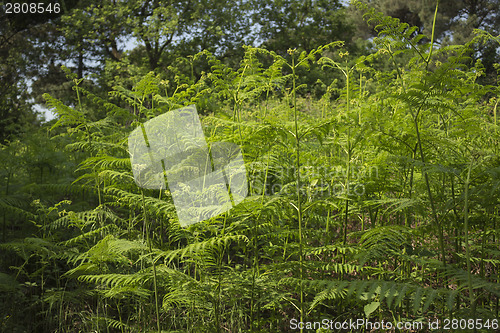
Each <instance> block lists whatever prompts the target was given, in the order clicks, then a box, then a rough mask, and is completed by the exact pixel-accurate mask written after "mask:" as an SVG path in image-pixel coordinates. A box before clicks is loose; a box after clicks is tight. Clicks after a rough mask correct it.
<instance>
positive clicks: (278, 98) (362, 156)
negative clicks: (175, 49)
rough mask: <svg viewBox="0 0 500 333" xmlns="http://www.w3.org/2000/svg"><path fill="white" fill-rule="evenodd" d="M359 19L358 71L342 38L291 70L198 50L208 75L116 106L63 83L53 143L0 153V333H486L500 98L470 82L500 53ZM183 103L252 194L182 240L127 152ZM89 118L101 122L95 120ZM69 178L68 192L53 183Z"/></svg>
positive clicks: (492, 309)
mask: <svg viewBox="0 0 500 333" xmlns="http://www.w3.org/2000/svg"><path fill="white" fill-rule="evenodd" d="M358 6H360V8H362V9H364V10H365V18H366V19H367V20H369V21H370V22H374V23H376V25H377V27H376V29H377V30H378V31H379V37H377V38H376V39H375V40H374V45H376V50H375V51H374V52H373V53H372V54H370V55H368V56H363V57H360V58H357V59H352V58H351V57H350V56H349V54H348V53H347V52H346V51H344V50H343V49H342V43H341V42H336V43H331V44H329V45H325V46H323V47H320V48H318V49H315V50H313V51H311V52H310V53H300V52H298V51H296V50H293V49H290V50H289V53H288V56H286V57H282V56H279V55H277V54H275V53H273V52H272V51H268V50H264V49H258V48H251V47H248V48H247V49H246V52H245V56H244V58H243V59H242V61H241V64H240V67H239V68H237V69H233V68H230V67H227V66H225V65H224V63H222V62H221V61H220V60H217V59H216V58H215V57H214V56H213V55H212V54H210V53H209V52H206V51H204V52H201V53H199V54H197V55H195V56H194V57H193V58H192V59H191V61H192V62H193V63H196V62H197V61H198V62H208V63H209V64H210V66H211V71H210V72H208V73H203V74H202V76H201V77H200V78H199V79H198V80H197V81H196V82H192V81H191V80H192V78H191V77H190V76H189V75H184V74H183V73H178V75H177V76H176V82H175V89H174V90H171V89H170V90H169V89H167V88H166V87H167V84H166V82H165V81H162V79H161V75H159V74H158V75H157V74H154V73H150V74H148V75H146V76H144V77H142V78H139V79H138V81H137V83H136V84H135V86H134V88H133V89H131V90H128V89H126V88H124V87H116V88H115V89H114V91H113V92H112V93H111V95H110V96H109V100H102V99H100V98H98V97H97V96H94V95H92V94H91V93H90V92H88V91H86V90H85V89H84V88H83V87H82V86H81V84H80V83H81V81H79V80H77V79H76V78H74V77H73V78H72V79H73V83H74V90H75V92H76V94H77V95H78V100H79V104H78V105H74V106H66V105H63V104H62V103H61V102H60V101H58V100H56V99H54V98H52V97H51V96H49V95H45V98H46V100H47V103H48V105H50V107H51V108H52V109H53V110H54V111H55V112H56V113H57V114H58V121H57V123H55V124H54V126H53V127H52V128H51V129H50V132H49V134H47V135H41V136H40V137H39V138H36V139H34V142H33V143H31V144H30V143H24V144H23V143H20V142H17V143H12V144H11V145H10V146H8V147H3V148H2V150H1V153H2V154H4V155H5V156H6V157H5V158H3V160H4V161H7V162H6V163H5V164H4V165H3V166H2V173H3V175H4V176H5V177H4V179H5V181H4V182H3V183H2V192H3V193H2V196H1V197H0V206H2V211H3V229H2V236H3V242H2V243H1V244H0V247H1V249H2V252H3V253H5V254H6V255H3V256H2V257H1V259H0V266H1V267H2V271H3V272H2V273H0V290H2V291H3V293H2V296H0V299H1V302H0V303H1V304H2V305H1V306H0V309H1V310H0V312H1V314H2V320H1V330H2V331H10V332H18V331H19V332H22V331H25V330H27V331H31V332H48V331H51V332H77V331H94V332H95V331H97V332H147V331H152V332H153V331H155V332H249V331H251V332H270V331H271V332H286V331H290V330H291V329H292V328H293V327H291V324H290V323H291V322H290V321H291V320H292V319H297V320H301V321H308V322H314V321H316V322H317V321H322V320H323V319H328V320H333V321H338V322H342V321H344V320H349V319H356V318H359V319H370V320H372V321H378V322H380V321H382V320H384V321H385V322H391V323H396V322H405V321H420V322H422V323H424V324H427V323H428V322H429V321H433V320H435V319H439V320H441V321H443V320H444V319H446V318H448V319H453V318H455V319H463V318H467V319H469V318H481V319H482V320H483V322H486V321H487V320H490V323H493V320H494V319H495V318H498V316H499V315H498V312H499V296H500V281H499V276H500V273H499V268H498V265H499V264H500V250H499V245H500V241H499V233H500V226H499V223H498V206H499V200H498V198H499V185H500V159H499V155H498V147H499V133H498V132H499V129H498V121H497V105H498V86H485V85H482V84H481V83H480V82H479V79H480V77H481V76H482V75H483V74H484V73H483V68H482V65H481V63H480V62H474V61H472V58H471V45H472V44H473V43H481V42H484V41H486V40H487V39H495V38H494V37H493V36H489V35H487V34H485V33H481V32H478V34H477V37H476V38H475V39H474V40H473V41H472V42H470V43H469V44H466V45H458V46H449V47H442V48H436V47H435V45H433V42H432V36H430V37H431V38H429V40H431V43H423V42H422V38H423V36H422V35H420V34H417V33H416V30H415V28H412V27H409V26H408V25H406V24H402V23H400V22H399V21H398V20H395V19H392V18H390V17H383V16H381V15H380V14H378V13H376V12H374V11H372V10H370V9H368V8H365V7H364V5H362V4H358ZM382 61H389V62H390V63H391V64H392V70H391V71H386V70H385V71H383V70H381V69H380V68H379V67H380V66H379V64H380V63H381V62H382ZM264 64H269V65H266V66H265V65H264ZM311 68H321V69H322V70H323V71H325V72H327V73H328V72H330V73H334V72H336V71H340V72H341V73H342V74H343V76H344V79H345V81H344V82H342V83H339V82H338V81H337V80H335V81H332V82H322V83H321V84H323V85H325V86H326V87H327V89H326V94H325V95H324V96H322V97H321V98H319V99H315V98H311V97H308V96H303V95H301V94H300V92H301V89H303V88H304V86H303V85H297V84H296V83H297V82H298V80H297V79H298V76H297V73H298V71H299V70H306V71H307V70H310V69H311ZM332 75H333V74H332ZM340 84H342V85H343V86H342V87H341V88H338V87H339V85H340ZM335 96H340V97H338V98H336V97H335ZM191 104H195V105H197V107H198V110H199V111H200V113H201V114H203V116H202V124H203V127H204V131H205V135H206V137H207V141H208V142H209V143H210V142H216V141H222V142H232V143H235V144H237V145H239V146H240V147H241V150H242V152H243V157H244V160H245V164H246V168H247V178H248V188H249V194H248V197H247V198H246V199H245V200H244V201H243V202H242V203H240V204H239V205H237V206H236V207H235V208H233V209H232V210H230V211H229V212H227V213H224V214H222V215H219V216H217V217H214V218H211V219H209V220H206V221H203V222H200V223H197V224H194V225H191V226H189V227H186V228H182V227H181V226H180V225H179V223H178V220H177V215H176V211H175V208H174V205H173V202H172V198H171V194H170V192H169V191H168V190H151V189H141V188H138V187H137V186H136V184H135V183H134V179H133V175H132V171H131V165H130V159H129V152H128V151H127V149H128V146H127V137H128V135H129V133H130V132H131V131H132V130H133V129H134V128H136V127H137V126H139V125H140V124H141V123H143V122H145V121H147V120H148V119H151V118H153V117H155V116H158V115H160V114H163V113H165V112H169V111H171V110H173V109H176V108H179V107H182V106H186V105H191ZM90 107H92V108H95V109H96V110H98V111H99V113H102V114H106V115H107V116H106V117H105V118H103V119H90V118H89V117H88V116H87V112H86V109H87V108H90ZM210 110H216V111H215V112H211V111H210ZM49 136H50V138H49ZM42 142H43V143H44V144H43V145H42V144H41V143H42ZM42 147H45V149H43V148H42ZM62 147H64V150H63V148H62ZM71 171H74V175H76V176H75V178H74V179H72V180H70V181H71V184H69V181H68V180H67V179H64V178H61V177H59V176H58V175H69V174H70V172H71ZM47 172H48V174H47ZM27 202H28V204H26V203H27ZM29 203H31V204H29ZM20 229H23V230H30V234H31V236H30V237H20V235H19V232H18V231H19V230H20ZM20 309H23V310H22V311H21V310H20ZM26 314H28V315H26ZM21 318H27V319H26V320H24V321H23V320H22V319H21ZM491 329H492V328H490V330H491ZM305 331H308V330H307V329H305ZM318 331H319V330H318ZM353 331H356V330H353ZM358 331H362V330H361V329H360V330H358ZM471 331H472V330H471ZM476 331H488V330H481V329H479V330H476Z"/></svg>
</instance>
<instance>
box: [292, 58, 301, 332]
mask: <svg viewBox="0 0 500 333" xmlns="http://www.w3.org/2000/svg"><path fill="white" fill-rule="evenodd" d="M292 84H293V91H292V92H293V113H294V120H295V147H296V153H297V160H296V168H297V170H296V171H297V207H296V208H297V219H298V223H299V265H300V307H299V308H300V321H301V322H304V320H303V319H304V245H303V243H302V207H301V203H300V135H299V121H298V113H297V94H296V91H295V89H296V87H295V58H294V55H293V52H292ZM300 331H301V332H302V331H303V329H301V330H300Z"/></svg>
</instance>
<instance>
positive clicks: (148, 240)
mask: <svg viewBox="0 0 500 333" xmlns="http://www.w3.org/2000/svg"><path fill="white" fill-rule="evenodd" d="M141 195H142V211H143V215H144V216H143V218H144V229H145V231H146V242H147V244H148V247H149V254H152V253H153V247H152V245H151V237H150V236H149V228H148V224H147V218H146V216H147V215H146V203H145V200H144V190H143V189H141ZM153 284H154V293H155V310H156V326H157V329H158V333H161V329H160V306H159V303H158V283H157V280H156V262H155V260H154V258H153Z"/></svg>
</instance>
